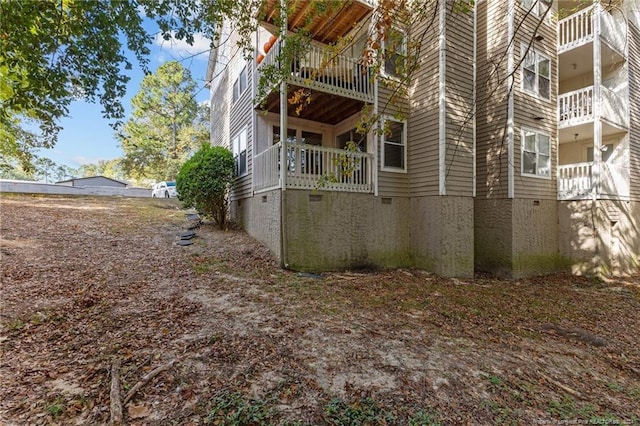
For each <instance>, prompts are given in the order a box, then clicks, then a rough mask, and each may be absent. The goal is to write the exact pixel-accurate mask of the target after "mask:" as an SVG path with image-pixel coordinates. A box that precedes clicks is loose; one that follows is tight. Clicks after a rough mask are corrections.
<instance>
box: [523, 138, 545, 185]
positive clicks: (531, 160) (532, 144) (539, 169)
mask: <svg viewBox="0 0 640 426" xmlns="http://www.w3.org/2000/svg"><path fill="white" fill-rule="evenodd" d="M522 174H523V175H530V176H540V177H547V178H550V177H551V138H550V137H549V135H545V134H543V133H538V132H536V131H534V130H529V129H523V130H522Z"/></svg>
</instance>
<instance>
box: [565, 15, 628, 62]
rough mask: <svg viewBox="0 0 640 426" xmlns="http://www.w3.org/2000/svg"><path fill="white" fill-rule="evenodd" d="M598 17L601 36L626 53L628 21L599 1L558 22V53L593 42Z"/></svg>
mask: <svg viewBox="0 0 640 426" xmlns="http://www.w3.org/2000/svg"><path fill="white" fill-rule="evenodd" d="M596 19H598V20H599V24H600V37H602V38H603V39H604V40H606V41H607V43H608V44H609V45H610V46H611V47H613V48H615V49H617V50H618V51H619V52H620V53H624V51H625V43H626V32H627V31H626V22H625V21H624V19H622V18H621V17H616V16H614V15H612V14H610V13H609V12H607V11H606V10H605V9H604V8H603V7H602V6H601V5H600V4H599V3H596V4H594V5H593V6H591V7H587V8H585V9H582V10H580V11H578V12H576V13H574V14H573V15H571V16H568V17H566V18H564V19H562V20H561V21H560V22H558V53H562V52H565V51H567V50H570V49H573V48H575V47H578V46H581V45H583V44H586V43H590V42H592V41H593V37H594V27H595V22H596V21H595V20H596Z"/></svg>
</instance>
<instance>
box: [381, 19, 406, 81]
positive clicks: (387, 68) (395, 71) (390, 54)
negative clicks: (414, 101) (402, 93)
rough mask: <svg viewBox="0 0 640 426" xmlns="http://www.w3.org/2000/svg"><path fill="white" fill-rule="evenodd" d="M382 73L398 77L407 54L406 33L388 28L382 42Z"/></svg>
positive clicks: (402, 69)
mask: <svg viewBox="0 0 640 426" xmlns="http://www.w3.org/2000/svg"><path fill="white" fill-rule="evenodd" d="M383 48H384V49H383V50H384V74H385V75H387V76H390V77H399V76H400V74H401V73H402V71H404V67H405V59H406V56H407V35H406V34H405V33H404V32H403V31H400V30H398V29H395V28H393V27H392V28H390V29H389V31H388V32H387V38H386V39H385V40H384V42H383Z"/></svg>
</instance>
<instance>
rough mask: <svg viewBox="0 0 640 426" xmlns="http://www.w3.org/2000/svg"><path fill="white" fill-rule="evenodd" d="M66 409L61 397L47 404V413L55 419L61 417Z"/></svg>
mask: <svg viewBox="0 0 640 426" xmlns="http://www.w3.org/2000/svg"><path fill="white" fill-rule="evenodd" d="M64 411H65V407H64V404H63V403H62V400H61V399H60V398H58V399H56V400H55V401H54V402H53V403H51V404H50V405H48V406H47V414H49V415H50V416H51V417H53V418H54V419H55V418H57V417H60V416H61V415H62V414H63V413H64Z"/></svg>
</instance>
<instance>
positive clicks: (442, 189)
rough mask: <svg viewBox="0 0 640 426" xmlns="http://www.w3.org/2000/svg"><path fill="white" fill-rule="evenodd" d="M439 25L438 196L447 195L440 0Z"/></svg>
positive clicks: (444, 42) (444, 43)
mask: <svg viewBox="0 0 640 426" xmlns="http://www.w3.org/2000/svg"><path fill="white" fill-rule="evenodd" d="M439 7H440V13H439V24H438V52H439V54H438V58H439V59H438V61H439V63H438V68H439V71H438V109H439V121H440V125H439V126H438V151H439V152H438V160H439V161H438V162H439V164H438V165H439V172H438V178H439V179H438V180H439V185H438V187H439V188H438V194H439V195H447V167H446V166H447V162H446V156H447V92H446V90H447V89H446V77H447V74H446V72H447V39H446V27H445V25H446V16H447V0H440V3H439Z"/></svg>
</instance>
